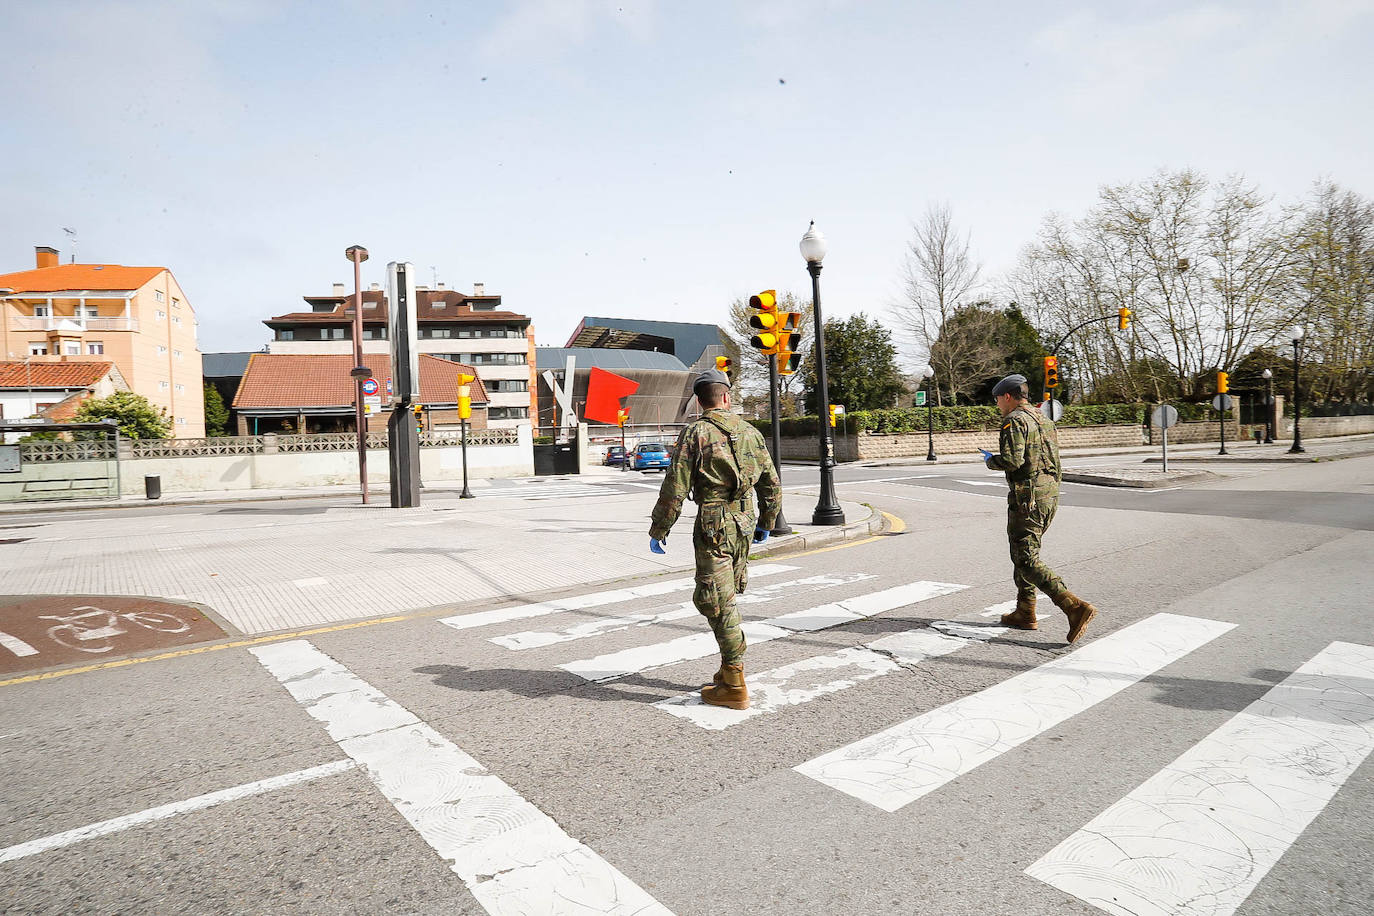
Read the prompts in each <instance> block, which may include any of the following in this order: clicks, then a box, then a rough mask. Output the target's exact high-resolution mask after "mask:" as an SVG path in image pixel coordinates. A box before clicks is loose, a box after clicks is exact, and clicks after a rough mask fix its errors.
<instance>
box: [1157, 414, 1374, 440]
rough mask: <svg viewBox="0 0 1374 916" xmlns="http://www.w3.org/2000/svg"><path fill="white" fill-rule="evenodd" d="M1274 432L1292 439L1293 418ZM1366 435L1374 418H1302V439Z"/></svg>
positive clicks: (1373, 428)
mask: <svg viewBox="0 0 1374 916" xmlns="http://www.w3.org/2000/svg"><path fill="white" fill-rule="evenodd" d="M1274 432H1275V434H1276V435H1277V436H1278V437H1279V438H1281V439H1291V438H1293V418H1292V417H1284V418H1283V419H1282V420H1281V421H1279V425H1278V426H1277V427H1276V428H1275V430H1274ZM1368 433H1374V416H1364V417H1303V418H1302V435H1303V438H1304V439H1306V438H1313V439H1315V438H1317V437H1319V436H1360V435H1367V434H1368ZM1169 441H1171V442H1172V441H1173V440H1172V439H1170V440H1169Z"/></svg>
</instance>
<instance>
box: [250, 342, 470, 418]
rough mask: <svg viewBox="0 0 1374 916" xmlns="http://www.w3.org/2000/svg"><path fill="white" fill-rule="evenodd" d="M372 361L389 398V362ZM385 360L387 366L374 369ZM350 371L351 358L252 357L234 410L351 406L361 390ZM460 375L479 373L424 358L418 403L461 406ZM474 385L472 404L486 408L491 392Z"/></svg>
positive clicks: (307, 355)
mask: <svg viewBox="0 0 1374 916" xmlns="http://www.w3.org/2000/svg"><path fill="white" fill-rule="evenodd" d="M368 359H371V360H373V361H374V366H373V371H372V374H373V377H374V378H376V379H377V384H378V386H379V390H378V393H379V394H381V395H382V396H383V397H384V398H385V396H386V383H387V379H388V378H389V377H390V376H391V367H390V365H389V363H390V357H388V356H386V355H385V354H368V355H366V356H364V360H368ZM381 360H384V361H385V362H381V364H380V365H375V363H376V362H378V361H381ZM352 368H353V357H352V356H351V355H349V354H346V353H345V354H337V353H327V354H313V353H254V354H253V355H252V356H250V357H249V358H248V368H247V369H245V370H244V372H243V380H242V381H241V382H239V390H238V392H237V393H236V394H235V395H234V407H235V408H250V409H251V408H254V407H349V406H351V405H352V404H353V396H354V394H355V392H356V391H357V388H356V384H355V383H354V381H353V378H352V376H350V375H349V374H348V372H349V370H350V369H352ZM462 372H466V373H467V374H468V375H476V374H477V370H476V369H474V368H472V367H471V366H465V365H463V364H462V363H454V362H449V361H448V360H446V359H439V358H438V357H436V356H429V355H426V354H421V355H420V403H421V404H453V403H455V402H457V400H458V375H459V373H462ZM471 384H472V402H473V403H474V404H485V403H486V401H487V390H486V388H484V387H483V386H482V380H481V379H477V381H475V382H472V383H471Z"/></svg>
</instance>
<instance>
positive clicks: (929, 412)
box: [916, 366, 935, 461]
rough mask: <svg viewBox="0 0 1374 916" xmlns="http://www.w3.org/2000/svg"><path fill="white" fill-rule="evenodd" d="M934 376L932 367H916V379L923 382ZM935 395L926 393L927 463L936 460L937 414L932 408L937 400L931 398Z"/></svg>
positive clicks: (931, 392)
mask: <svg viewBox="0 0 1374 916" xmlns="http://www.w3.org/2000/svg"><path fill="white" fill-rule="evenodd" d="M934 375H935V370H934V369H932V368H931V367H930V366H917V367H916V377H917V378H918V379H920V380H921V381H922V382H924V381H925V380H926V379H929V378H932V377H934ZM934 387H935V386H934V385H932V386H931V388H932V389H933V388H934ZM934 393H935V392H934V391H933V390H931V391H927V392H926V461H934V460H935V421H934V416H935V414H934V407H933V406H932V405H933V404H934V403H935V399H934V398H933V397H931V395H932V394H934Z"/></svg>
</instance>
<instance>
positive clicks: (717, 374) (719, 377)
mask: <svg viewBox="0 0 1374 916" xmlns="http://www.w3.org/2000/svg"><path fill="white" fill-rule="evenodd" d="M713 384H714V385H724V386H725V387H727V388H729V387H730V379H729V377H728V376H727V375H726V374H725V373H724V372H721V371H720V370H719V369H707V370H706V371H705V372H703V373H701V374H700V375H698V376H697V377H696V381H694V382H692V393H693V394H696V393H697V391H698V390H699V389H700V388H701V386H702V385H713Z"/></svg>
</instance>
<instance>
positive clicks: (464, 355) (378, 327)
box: [263, 283, 538, 429]
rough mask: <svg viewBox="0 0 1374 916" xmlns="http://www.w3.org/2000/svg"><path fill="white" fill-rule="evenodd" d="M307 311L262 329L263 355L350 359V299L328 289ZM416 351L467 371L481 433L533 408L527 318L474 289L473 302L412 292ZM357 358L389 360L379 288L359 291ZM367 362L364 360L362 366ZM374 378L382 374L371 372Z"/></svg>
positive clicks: (448, 293) (519, 419) (525, 417)
mask: <svg viewBox="0 0 1374 916" xmlns="http://www.w3.org/2000/svg"><path fill="white" fill-rule="evenodd" d="M303 298H304V300H305V303H306V304H307V305H308V306H309V307H310V310H309V311H305V312H291V313H289V314H286V315H278V316H276V317H275V318H269V319H267V320H266V321H264V322H263V324H265V325H267V326H268V327H269V328H271V329H272V340H271V342H270V343H269V344H268V345H267V349H268V352H269V353H278V354H281V353H291V354H304V353H336V354H337V353H352V352H353V296H352V294H350V293H348V292H345V290H344V285H343V284H342V283H335V284H334V289H333V291H332V292H331V293H330V294H329V295H327V296H305V297H303ZM415 299H416V306H417V311H416V325H417V328H418V331H417V333H418V337H419V340H418V346H419V349H420V352H421V353H422V354H429V355H430V356H435V357H438V358H439V359H445V360H448V361H450V362H455V363H462V364H464V365H468V366H472V367H473V368H474V369H475V371H476V373H477V377H478V378H479V379H481V380H482V385H483V387H484V388H485V391H486V396H487V426H488V427H490V428H493V429H500V428H508V427H514V426H520V425H522V424H529V423H530V422H531V420H530V418H531V416H533V415H534V411H535V408H536V407H537V404H538V402H537V400H536V398H537V391H536V386H535V360H534V326H533V325H532V324H531V323H530V319H529V316H527V315H520V314H517V313H515V312H507V311H504V310H503V309H502V308H501V297H500V296H494V295H487V293H486V291H485V289H484V288H483V285H482V284H481V283H477V284H474V286H473V292H472V295H465V294H463V293H460V292H458V291H457V290H455V289H447V288H445V287H444V285H443V284H442V283H441V284H439V285H438V286H437V287H436V288H434V289H430V288H429V287H425V286H420V287H416V290H415ZM362 301H363V353H364V354H365V355H368V354H376V355H377V356H378V357H379V358H383V357H384V358H386V359H390V353H391V341H389V340H388V339H387V301H386V293H385V292H384V291H383V290H382V289H380V288H379V286H378V284H375V283H374V284H372V287H371V289H366V290H363V292H362ZM365 361H366V360H365ZM369 367H370V368H371V369H373V374H374V375H376V376H377V377H378V378H380V377H381V376H380V375H379V374H378V373H381V372H382V371H383V368H382V367H381V366H373V365H371V364H369Z"/></svg>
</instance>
